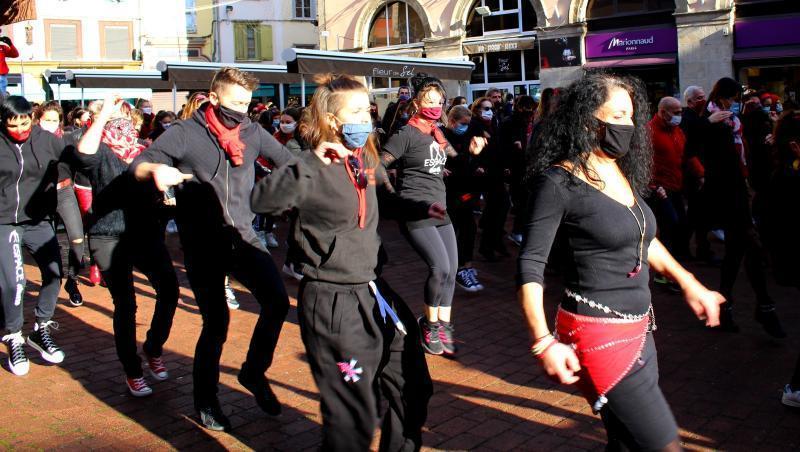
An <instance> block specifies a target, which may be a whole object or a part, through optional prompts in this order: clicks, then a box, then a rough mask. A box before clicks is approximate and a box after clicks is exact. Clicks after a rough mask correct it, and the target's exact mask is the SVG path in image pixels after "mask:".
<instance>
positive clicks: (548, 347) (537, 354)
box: [533, 338, 558, 359]
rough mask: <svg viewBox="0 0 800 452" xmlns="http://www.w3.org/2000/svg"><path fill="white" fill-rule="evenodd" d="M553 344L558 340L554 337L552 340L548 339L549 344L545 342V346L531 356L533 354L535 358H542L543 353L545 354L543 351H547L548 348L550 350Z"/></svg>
mask: <svg viewBox="0 0 800 452" xmlns="http://www.w3.org/2000/svg"><path fill="white" fill-rule="evenodd" d="M555 344H558V341H557V340H556V339H555V338H553V340H552V341H550V343H549V344H547V345H546V346H545V347H544V348H543V349H542V351H541V352H539V353H534V354H533V356H535V357H537V358H539V359H542V358H543V357H544V354H545V353H547V351H548V350H550V347H552V346H553V345H555Z"/></svg>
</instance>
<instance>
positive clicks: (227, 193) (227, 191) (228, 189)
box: [225, 160, 236, 227]
mask: <svg viewBox="0 0 800 452" xmlns="http://www.w3.org/2000/svg"><path fill="white" fill-rule="evenodd" d="M230 167H231V165H230V164H229V163H228V160H225V213H227V214H228V218H230V219H231V226H233V227H236V222H235V221H233V217H232V216H231V211H230V210H229V209H228V198H230V196H231V187H230V183H229V181H230V179H229V177H228V169H229V168H230Z"/></svg>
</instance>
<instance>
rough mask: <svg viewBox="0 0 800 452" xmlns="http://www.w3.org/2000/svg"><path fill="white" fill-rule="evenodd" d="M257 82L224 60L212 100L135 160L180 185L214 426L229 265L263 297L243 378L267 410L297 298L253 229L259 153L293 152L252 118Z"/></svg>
mask: <svg viewBox="0 0 800 452" xmlns="http://www.w3.org/2000/svg"><path fill="white" fill-rule="evenodd" d="M257 86H258V80H257V79H256V78H255V77H253V76H252V75H250V74H247V73H245V72H241V71H239V70H238V69H235V68H223V69H221V70H220V71H219V72H218V73H217V74H216V75H215V77H214V80H213V81H212V82H211V90H210V93H209V102H207V103H205V104H204V105H202V106H201V107H200V108H199V109H198V110H197V111H196V112H195V113H194V115H193V116H192V117H191V118H190V119H187V120H185V121H180V122H178V123H176V124H175V126H173V127H170V129H169V130H167V131H166V132H165V133H164V134H163V135H161V136H160V137H159V138H158V139H157V140H156V141H155V142H154V143H153V144H152V145H151V146H150V147H149V148H148V149H147V150H146V151H144V152H143V153H142V154H141V155H139V156H138V157H137V158H136V159H135V160H134V161H133V162H132V163H131V165H130V168H129V171H131V172H132V173H133V174H134V175H135V177H136V178H137V179H138V180H140V181H144V180H149V179H152V180H153V182H155V184H156V186H157V188H158V189H159V190H161V191H166V190H168V188H169V187H171V186H173V185H179V186H178V187H176V190H175V196H176V197H175V200H176V205H177V209H176V215H175V221H176V223H177V225H178V230H179V233H180V238H181V243H182V245H183V250H184V256H185V264H186V271H187V275H188V277H189V282H190V284H191V286H192V291H193V292H194V295H195V301H196V302H197V306H198V307H199V308H200V313H201V314H202V316H203V329H202V332H201V333H200V338H199V339H198V341H197V348H196V350H195V359H194V371H193V378H194V402H195V408H196V409H197V411H198V414H199V416H200V419H201V422H202V423H203V425H204V426H205V427H207V428H209V429H211V430H228V429H229V428H230V422H229V421H228V419H227V417H226V416H225V414H224V413H223V412H222V409H221V408H220V405H219V401H218V399H217V384H218V382H219V360H220V355H221V354H222V346H223V344H224V342H225V339H226V337H227V334H228V323H229V312H228V305H227V303H226V301H225V291H224V282H225V274H226V273H231V274H233V275H234V276H235V277H236V279H238V280H239V281H240V282H241V283H242V284H243V285H244V286H245V287H247V288H248V290H250V292H251V293H252V294H253V296H254V297H255V298H256V300H257V301H258V303H259V304H260V305H261V313H260V315H259V318H258V322H257V323H256V326H255V330H254V331H253V336H252V338H251V341H250V349H249V351H248V353H247V359H246V361H245V363H244V364H243V365H242V369H241V371H240V372H239V382H240V383H241V384H242V385H243V386H244V387H245V388H247V389H248V390H249V391H250V392H252V393H253V394H254V395H255V397H256V401H257V403H258V405H259V406H260V407H261V409H262V410H264V411H265V412H266V413H268V414H270V415H277V414H279V413H280V411H281V406H280V403H279V402H278V400H277V398H276V397H275V394H274V393H273V392H272V390H271V389H270V386H269V382H268V381H267V378H266V376H265V375H264V374H265V372H266V370H267V368H268V367H269V366H270V364H271V363H272V357H273V353H274V351H275V345H276V344H277V342H278V336H279V335H280V331H281V327H282V325H283V320H284V318H285V317H286V314H287V312H288V309H289V297H288V295H287V293H286V288H285V287H284V286H283V281H282V279H281V277H280V274H279V273H278V270H277V268H276V267H275V264H274V263H273V261H272V259H271V258H270V256H269V254H268V252H267V250H266V248H264V246H263V245H262V244H261V242H260V241H259V240H258V237H257V236H256V234H255V232H254V231H253V228H252V226H251V225H252V222H253V216H254V214H253V212H252V211H251V209H250V205H249V199H250V191H251V190H252V188H253V184H254V181H255V174H254V171H255V166H254V163H255V160H256V158H257V157H259V156H261V157H264V158H266V159H268V160H270V161H272V162H273V163H274V164H275V165H276V166H281V165H283V164H285V163H286V162H287V161H289V159H291V158H292V153H291V152H290V151H288V150H287V149H286V148H284V147H283V146H281V144H280V143H278V141H277V140H275V139H274V138H273V137H272V136H271V135H269V134H268V133H267V132H266V131H265V130H264V129H263V128H262V127H261V126H259V125H258V124H253V123H251V122H250V121H249V120H248V119H247V107H248V105H249V103H250V99H251V97H252V91H253V90H254V89H255V88H256V87H257Z"/></svg>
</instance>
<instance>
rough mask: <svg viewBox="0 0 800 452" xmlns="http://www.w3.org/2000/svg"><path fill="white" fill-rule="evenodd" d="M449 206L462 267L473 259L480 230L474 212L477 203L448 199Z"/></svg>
mask: <svg viewBox="0 0 800 452" xmlns="http://www.w3.org/2000/svg"><path fill="white" fill-rule="evenodd" d="M476 198H477V196H476ZM447 206H448V208H447V215H448V216H450V219H451V220H452V221H453V230H454V231H455V234H456V242H457V243H458V268H461V267H463V266H464V264H466V263H467V262H470V261H472V255H473V251H474V249H475V235H476V233H477V232H478V224H477V221H475V213H474V209H475V203H473V202H471V201H467V202H461V201H460V200H448V201H447ZM450 206H453V207H450Z"/></svg>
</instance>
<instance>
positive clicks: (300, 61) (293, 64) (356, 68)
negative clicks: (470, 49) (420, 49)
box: [283, 49, 475, 80]
mask: <svg viewBox="0 0 800 452" xmlns="http://www.w3.org/2000/svg"><path fill="white" fill-rule="evenodd" d="M283 58H284V59H285V60H286V66H287V68H288V70H289V72H294V73H298V74H324V73H329V72H330V73H334V74H348V75H355V76H364V77H394V78H411V77H413V76H414V75H415V74H417V73H418V72H424V73H426V74H428V75H431V76H433V77H438V78H440V79H444V80H469V78H470V75H471V74H472V70H473V68H474V67H475V64H474V63H473V62H471V61H458V60H434V59H430V58H409V57H398V56H388V55H374V54H362V53H348V52H326V51H322V50H308V49H286V50H284V52H283Z"/></svg>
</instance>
